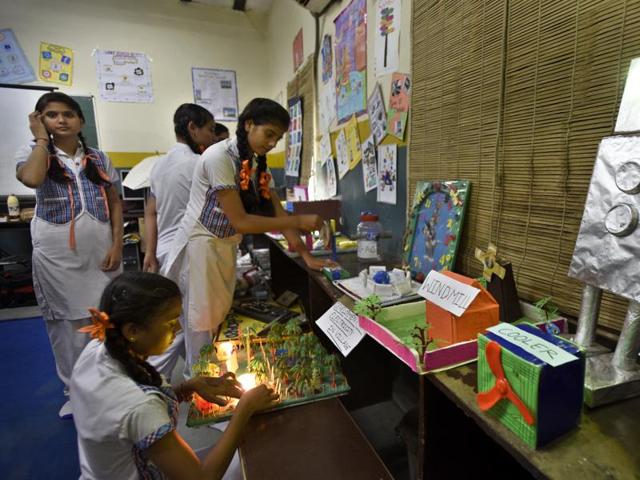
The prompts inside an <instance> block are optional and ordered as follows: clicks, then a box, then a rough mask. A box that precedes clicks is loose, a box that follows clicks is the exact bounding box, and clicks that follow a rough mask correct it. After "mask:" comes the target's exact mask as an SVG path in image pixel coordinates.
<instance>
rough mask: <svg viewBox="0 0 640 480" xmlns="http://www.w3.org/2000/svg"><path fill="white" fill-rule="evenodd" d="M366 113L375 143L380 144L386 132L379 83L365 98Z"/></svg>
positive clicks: (385, 114) (385, 120) (385, 119)
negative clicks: (366, 98)
mask: <svg viewBox="0 0 640 480" xmlns="http://www.w3.org/2000/svg"><path fill="white" fill-rule="evenodd" d="M367 113H368V115H369V127H370V128H371V132H372V133H373V137H374V139H375V141H376V144H380V142H382V140H383V139H384V137H385V136H386V134H387V132H386V130H387V113H386V112H385V111H384V100H383V99H382V89H381V88H380V84H379V83H377V84H376V86H375V88H374V89H373V92H371V96H370V97H369V100H367Z"/></svg>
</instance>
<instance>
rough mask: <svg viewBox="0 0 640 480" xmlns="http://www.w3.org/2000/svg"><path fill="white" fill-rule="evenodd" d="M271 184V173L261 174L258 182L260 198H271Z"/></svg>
mask: <svg viewBox="0 0 640 480" xmlns="http://www.w3.org/2000/svg"><path fill="white" fill-rule="evenodd" d="M270 182H271V174H270V173H269V172H262V173H261V174H260V180H258V184H259V186H258V190H260V196H261V197H262V198H266V199H267V200H269V199H270V198H271V190H270V188H269V183H270Z"/></svg>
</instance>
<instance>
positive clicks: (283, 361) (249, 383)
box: [187, 318, 350, 427]
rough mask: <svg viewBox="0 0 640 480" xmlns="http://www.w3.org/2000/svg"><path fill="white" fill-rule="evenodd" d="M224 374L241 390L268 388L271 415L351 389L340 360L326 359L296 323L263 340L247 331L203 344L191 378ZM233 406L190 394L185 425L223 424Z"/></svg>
mask: <svg viewBox="0 0 640 480" xmlns="http://www.w3.org/2000/svg"><path fill="white" fill-rule="evenodd" d="M226 372H232V373H234V374H236V378H237V379H238V381H239V382H240V383H241V384H242V386H243V387H244V389H245V390H248V389H250V388H253V387H255V386H256V385H260V384H267V385H269V386H270V387H271V388H273V389H274V390H275V391H276V392H277V393H278V394H279V395H280V400H279V403H278V404H277V405H276V406H275V407H274V408H272V409H271V410H279V409H282V408H286V407H291V406H294V405H300V404H303V403H309V402H313V401H317V400H322V399H325V398H329V397H336V396H340V395H345V394H346V393H347V392H348V391H349V390H350V388H349V384H348V383H347V380H346V378H345V377H344V375H343V374H342V370H341V367H340V359H339V358H338V357H337V356H336V355H330V354H328V353H327V351H326V350H325V349H324V348H323V347H322V345H321V344H320V342H319V341H318V339H317V338H316V336H315V335H314V334H313V333H303V332H302V329H301V328H300V325H299V323H298V320H297V318H293V319H291V320H289V321H288V322H287V323H286V324H281V323H276V324H274V325H273V326H272V327H271V328H270V330H269V334H268V335H267V336H266V337H259V336H257V334H256V332H255V331H254V330H253V329H247V330H246V331H241V332H239V334H238V340H235V341H233V340H228V341H223V342H214V343H213V344H210V345H205V346H204V347H203V348H202V350H201V351H200V360H199V362H197V363H196V364H195V365H194V366H193V372H192V373H193V374H194V375H210V376H219V375H221V374H222V373H226ZM237 403H238V402H237V400H235V399H230V400H229V402H228V404H227V405H225V406H219V405H216V404H214V403H209V402H207V401H206V400H204V399H202V398H201V397H199V396H198V395H197V394H194V395H193V398H192V400H191V406H190V408H189V413H188V416H187V426H189V427H197V426H200V425H206V424H209V423H216V422H220V421H223V420H226V419H228V418H229V417H231V415H233V412H234V410H235V407H236V405H237Z"/></svg>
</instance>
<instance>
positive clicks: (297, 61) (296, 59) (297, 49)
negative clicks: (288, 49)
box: [293, 28, 304, 73]
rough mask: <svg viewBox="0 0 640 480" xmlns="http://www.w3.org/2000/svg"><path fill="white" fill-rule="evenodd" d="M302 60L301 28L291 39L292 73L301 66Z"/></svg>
mask: <svg viewBox="0 0 640 480" xmlns="http://www.w3.org/2000/svg"><path fill="white" fill-rule="evenodd" d="M303 60H304V47H303V44H302V28H301V29H300V30H299V31H298V34H297V35H296V38H294V39H293V73H296V70H298V68H299V67H300V65H302V61H303Z"/></svg>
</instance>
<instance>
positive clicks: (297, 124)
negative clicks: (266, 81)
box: [284, 97, 302, 177]
mask: <svg viewBox="0 0 640 480" xmlns="http://www.w3.org/2000/svg"><path fill="white" fill-rule="evenodd" d="M289 117H291V122H290V123H289V132H288V134H287V138H288V143H287V161H286V165H285V169H284V170H285V174H286V175H287V176H289V177H298V175H300V157H301V156H302V97H294V98H291V99H289Z"/></svg>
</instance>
